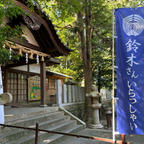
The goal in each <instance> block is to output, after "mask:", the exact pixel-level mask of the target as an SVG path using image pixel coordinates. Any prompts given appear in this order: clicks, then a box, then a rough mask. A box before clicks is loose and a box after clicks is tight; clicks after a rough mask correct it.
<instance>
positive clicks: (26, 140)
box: [6, 120, 76, 144]
mask: <svg viewBox="0 0 144 144" xmlns="http://www.w3.org/2000/svg"><path fill="white" fill-rule="evenodd" d="M73 127H76V121H75V120H69V121H66V122H65V121H64V122H63V123H62V124H59V125H57V126H55V127H52V128H48V129H47V130H54V131H66V130H70V129H72V128H73ZM52 136H53V137H55V136H54V134H52V133H48V134H47V133H45V132H40V133H39V137H38V138H39V141H42V140H43V139H45V138H48V137H52ZM34 141H35V134H32V135H29V136H26V137H21V138H20V139H17V140H16V141H11V142H10V143H6V144H34Z"/></svg>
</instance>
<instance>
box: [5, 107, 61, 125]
mask: <svg viewBox="0 0 144 144" xmlns="http://www.w3.org/2000/svg"><path fill="white" fill-rule="evenodd" d="M57 111H58V107H45V108H40V107H39V108H11V110H9V111H8V110H7V111H5V122H6V124H12V123H15V121H20V120H23V119H25V118H28V117H32V116H39V115H45V114H48V113H54V112H57Z"/></svg>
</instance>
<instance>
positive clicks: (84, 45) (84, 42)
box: [78, 0, 93, 122]
mask: <svg viewBox="0 0 144 144" xmlns="http://www.w3.org/2000/svg"><path fill="white" fill-rule="evenodd" d="M85 4H86V8H85V21H84V20H83V15H82V13H81V12H79V13H78V25H79V36H80V40H81V51H82V59H83V70H84V80H85V93H86V94H87V93H90V92H91V86H92V83H93V80H92V65H91V35H92V34H91V30H92V28H91V20H92V19H91V0H85ZM84 26H85V27H84ZM85 32H86V35H85ZM90 104H91V99H90V98H89V97H86V96H85V121H86V122H89V120H90V118H91V110H90V108H89V105H90Z"/></svg>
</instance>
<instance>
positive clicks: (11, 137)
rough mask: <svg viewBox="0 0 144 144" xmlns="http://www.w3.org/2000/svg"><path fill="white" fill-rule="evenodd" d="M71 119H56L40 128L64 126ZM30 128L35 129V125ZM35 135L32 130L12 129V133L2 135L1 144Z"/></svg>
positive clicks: (64, 117) (40, 124)
mask: <svg viewBox="0 0 144 144" xmlns="http://www.w3.org/2000/svg"><path fill="white" fill-rule="evenodd" d="M69 119H70V117H68V116H63V117H60V118H56V119H53V120H49V121H45V122H42V123H39V128H43V129H45V128H52V127H53V126H55V124H57V125H59V124H63V123H64V122H67V121H68V120H69ZM29 127H31V128H35V125H30V126H29ZM9 129H10V128H9ZM34 133H35V132H34V131H30V130H23V129H16V128H11V130H10V131H8V132H3V133H2V134H0V143H1V142H2V141H13V140H15V139H18V138H19V137H22V136H24V135H25V136H28V135H33V134H34Z"/></svg>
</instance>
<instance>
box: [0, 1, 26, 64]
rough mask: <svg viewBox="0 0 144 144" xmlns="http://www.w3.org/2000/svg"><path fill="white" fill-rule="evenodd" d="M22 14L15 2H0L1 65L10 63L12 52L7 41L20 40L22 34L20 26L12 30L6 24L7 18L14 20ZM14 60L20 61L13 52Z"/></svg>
mask: <svg viewBox="0 0 144 144" xmlns="http://www.w3.org/2000/svg"><path fill="white" fill-rule="evenodd" d="M22 13H23V11H22V9H21V8H20V7H18V6H16V4H15V2H14V1H13V0H1V1H0V17H1V19H0V64H5V63H8V62H9V56H10V52H9V46H8V45H6V43H7V41H8V40H13V39H15V38H20V36H21V32H22V31H21V29H20V27H19V26H15V27H13V28H12V27H10V26H9V25H8V24H6V17H7V18H8V19H9V20H12V19H13V18H16V17H17V16H18V15H21V14H22ZM13 59H18V56H17V55H16V54H15V53H14V52H12V60H13Z"/></svg>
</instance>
